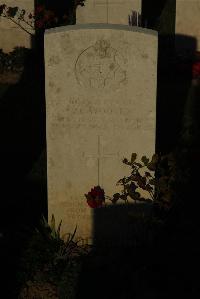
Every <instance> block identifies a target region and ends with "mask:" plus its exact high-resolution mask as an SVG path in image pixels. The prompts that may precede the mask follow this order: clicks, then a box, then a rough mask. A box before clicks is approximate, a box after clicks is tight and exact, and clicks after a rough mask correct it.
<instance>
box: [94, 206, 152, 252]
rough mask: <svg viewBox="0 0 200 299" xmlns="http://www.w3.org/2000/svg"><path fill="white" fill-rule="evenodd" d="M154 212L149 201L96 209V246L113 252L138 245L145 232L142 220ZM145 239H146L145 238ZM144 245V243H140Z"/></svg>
mask: <svg viewBox="0 0 200 299" xmlns="http://www.w3.org/2000/svg"><path fill="white" fill-rule="evenodd" d="M151 213H152V205H151V204H148V203H138V204H134V203H133V204H120V205H118V204H117V205H109V206H107V207H105V208H100V209H95V210H94V216H93V217H94V218H93V236H94V246H95V247H96V248H102V250H106V252H108V251H109V250H110V251H111V252H113V250H115V252H116V251H118V250H119V251H124V250H126V249H127V248H129V247H133V246H138V245H139V244H138V241H139V239H140V240H142V239H145V237H147V236H142V235H143V234H144V233H145V232H144V231H143V228H142V224H141V222H142V220H144V218H145V217H149V216H150V215H151ZM143 241H144V240H143ZM140 245H143V244H140Z"/></svg>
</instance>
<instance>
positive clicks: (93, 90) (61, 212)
mask: <svg viewBox="0 0 200 299" xmlns="http://www.w3.org/2000/svg"><path fill="white" fill-rule="evenodd" d="M45 72H46V109H47V113H46V125H47V169H48V207H49V211H48V213H49V218H51V215H52V214H54V215H55V218H56V219H57V222H59V221H60V220H61V219H62V220H63V228H62V229H63V231H64V232H73V230H74V229H75V226H76V225H77V234H76V236H77V237H83V238H91V236H94V234H95V231H94V230H95V229H94V225H95V226H97V227H98V231H99V226H98V225H96V224H95V221H96V219H94V210H93V209H91V208H90V207H89V206H88V205H87V203H86V198H85V196H84V194H86V193H87V192H89V191H90V189H91V188H92V187H94V186H97V185H98V184H99V185H100V186H101V187H102V188H104V190H105V193H106V195H108V196H112V195H113V194H114V193H116V192H119V191H120V190H121V187H119V186H116V183H117V181H118V180H119V179H121V178H122V177H123V176H125V175H130V169H129V168H128V167H127V166H126V165H124V164H123V163H122V159H123V158H124V157H127V158H130V156H131V153H133V152H136V153H138V154H139V156H142V155H143V154H145V155H147V156H151V155H152V154H153V153H154V152H155V127H156V123H155V122H156V121H155V120H156V81H157V80H156V79H157V33H156V32H154V31H152V30H145V29H141V28H137V27H129V26H123V25H106V24H101V25H100V24H96V25H74V26H67V27H60V28H59V29H58V28H57V29H51V30H47V31H46V34H45ZM102 209H107V208H106V207H105V208H102ZM122 209H123V208H122ZM109 211H111V212H109V213H110V214H111V215H113V213H112V209H110V210H109ZM102 213H103V212H101V217H100V218H101V219H102ZM106 213H108V212H106ZM124 213H126V212H124ZM106 215H108V214H106ZM112 217H113V216H112Z"/></svg>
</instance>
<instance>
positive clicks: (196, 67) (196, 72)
mask: <svg viewBox="0 0 200 299" xmlns="http://www.w3.org/2000/svg"><path fill="white" fill-rule="evenodd" d="M192 77H193V78H194V79H196V78H200V61H197V62H195V63H194V64H193V66H192Z"/></svg>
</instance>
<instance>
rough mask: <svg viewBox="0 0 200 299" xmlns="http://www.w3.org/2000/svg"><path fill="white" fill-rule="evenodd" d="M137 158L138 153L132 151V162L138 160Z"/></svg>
mask: <svg viewBox="0 0 200 299" xmlns="http://www.w3.org/2000/svg"><path fill="white" fill-rule="evenodd" d="M136 158H137V154H136V153H132V155H131V163H134V162H135V160H136Z"/></svg>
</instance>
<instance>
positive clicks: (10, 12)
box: [7, 7, 18, 18]
mask: <svg viewBox="0 0 200 299" xmlns="http://www.w3.org/2000/svg"><path fill="white" fill-rule="evenodd" d="M17 12H18V7H8V10H7V15H8V17H10V18H14V17H15V15H16V13H17Z"/></svg>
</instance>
